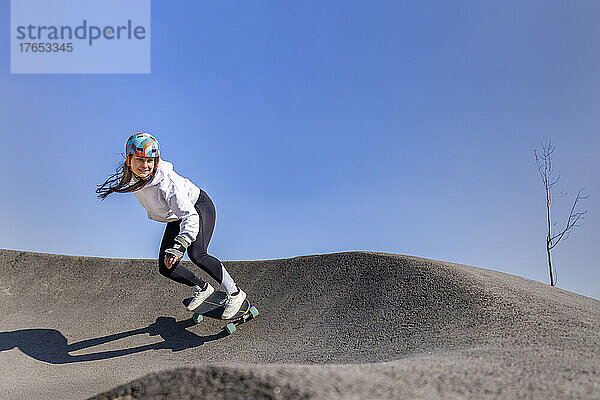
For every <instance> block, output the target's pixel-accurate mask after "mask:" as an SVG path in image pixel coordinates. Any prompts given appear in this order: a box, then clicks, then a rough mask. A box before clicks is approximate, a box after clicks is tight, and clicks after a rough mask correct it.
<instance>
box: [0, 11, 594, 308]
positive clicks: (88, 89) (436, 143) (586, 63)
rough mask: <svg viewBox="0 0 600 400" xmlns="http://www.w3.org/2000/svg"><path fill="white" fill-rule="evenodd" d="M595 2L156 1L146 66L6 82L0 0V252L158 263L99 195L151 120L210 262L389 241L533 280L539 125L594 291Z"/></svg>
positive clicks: (144, 231)
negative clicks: (578, 197)
mask: <svg viewBox="0 0 600 400" xmlns="http://www.w3.org/2000/svg"><path fill="white" fill-rule="evenodd" d="M599 15H600V2H592V1H573V2H565V1H548V0H544V1H527V2H522V1H509V2H507V1H485V2H482V1H443V2H427V1H373V2H357V1H346V2H337V1H336V2H333V1H318V2H310V1H306V2H280V1H269V2H266V1H252V2H214V1H196V0H194V1H192V0H186V1H183V0H180V1H176V2H165V1H154V2H153V3H152V36H151V38H152V73H151V74H148V75H126V74H123V75H85V74H80V75H76V74H73V75H50V74H43V75H11V74H10V58H9V46H10V40H9V34H10V32H9V29H10V28H9V27H10V24H9V20H10V12H9V2H8V1H4V2H2V4H1V5H0V17H1V18H2V21H4V23H3V24H2V25H1V26H2V27H1V28H0V32H2V37H3V38H4V39H3V40H2V41H0V51H1V54H3V58H2V61H3V62H2V63H1V64H0V69H1V71H0V93H1V97H0V102H1V103H0V116H1V118H0V121H1V122H0V123H1V132H2V147H3V149H4V152H3V157H2V161H1V163H2V165H3V171H5V172H4V177H3V184H2V185H1V187H2V189H1V190H2V193H1V194H2V195H1V197H0V206H1V207H2V210H4V212H3V226H4V228H3V229H2V230H1V231H0V232H1V234H0V235H1V236H0V247H2V248H8V249H22V250H32V251H38V252H49V253H60V254H73V255H91V256H100V257H124V258H154V257H156V255H157V252H158V245H159V243H160V239H161V237H162V233H163V230H164V224H160V223H157V222H153V221H150V220H148V219H147V218H146V215H145V211H144V209H143V208H142V207H141V206H140V205H139V204H138V202H137V200H136V199H135V197H134V196H133V195H131V194H129V195H111V196H110V197H109V198H108V199H107V200H105V201H104V202H102V201H100V200H98V199H97V198H96V194H95V192H94V190H95V188H96V185H97V184H100V183H102V182H103V181H104V180H105V179H106V178H107V177H108V175H109V174H110V173H111V172H112V171H114V168H115V166H116V165H117V163H118V162H120V160H121V156H120V154H121V153H122V152H123V147H124V141H125V139H126V138H127V136H128V135H129V134H130V133H131V132H133V131H148V132H152V133H153V134H154V135H155V136H156V137H157V138H158V140H159V141H160V143H161V149H162V155H163V158H164V159H166V160H168V161H171V162H173V163H174V165H175V170H176V171H177V172H178V173H180V174H181V175H183V176H185V177H188V178H189V179H191V180H192V181H193V182H194V183H196V184H197V185H198V186H199V187H201V188H203V189H204V190H205V191H206V192H208V193H209V195H210V196H211V197H212V199H213V201H214V202H215V204H216V207H217V214H218V215H217V225H216V228H215V232H214V235H213V239H212V242H211V245H210V247H209V251H210V252H211V253H212V254H214V255H215V256H217V257H219V258H221V259H223V260H256V259H272V258H281V257H292V256H296V255H303V254H316V253H324V252H336V251H346V250H370V251H385V252H393V253H402V254H410V255H416V256H422V257H427V258H434V259H439V260H445V261H452V262H458V263H463V264H469V265H474V266H480V267H486V268H491V269H494V270H499V271H504V272H508V273H511V274H516V275H519V276H523V277H527V278H531V279H535V280H538V281H542V282H546V283H547V282H548V273H547V265H546V258H545V208H544V192H543V187H542V185H541V183H540V178H539V176H538V171H537V169H536V166H535V162H534V158H533V150H534V149H535V148H536V147H537V146H539V142H540V140H544V141H548V140H552V142H553V143H554V145H555V146H556V152H555V153H554V159H553V160H554V166H555V168H556V170H557V171H558V172H559V173H560V175H561V181H560V184H559V186H560V187H559V189H562V190H563V191H565V192H567V195H566V196H565V197H564V198H563V199H556V203H555V207H554V213H555V215H556V217H557V220H558V221H559V223H560V224H561V225H562V224H563V223H564V221H565V218H566V216H567V214H568V211H569V208H570V206H571V203H572V200H573V197H574V195H575V193H576V191H577V189H579V188H580V187H586V188H587V189H588V193H589V194H590V198H589V199H588V200H587V201H586V202H585V203H584V204H583V207H584V208H587V209H588V210H589V211H588V215H587V217H586V220H585V222H584V225H583V227H582V228H578V229H577V230H575V231H573V233H572V235H571V237H570V238H569V240H567V241H565V242H563V243H561V244H560V245H559V246H558V247H557V248H556V249H555V251H554V260H555V263H556V266H557V268H558V273H559V276H558V285H559V287H562V288H564V289H567V290H571V291H575V292H578V293H581V294H585V295H588V296H592V297H595V298H600V284H599V283H600V268H598V258H597V255H596V254H595V253H594V251H595V250H596V249H597V247H596V246H597V243H598V236H597V232H598V231H600V219H599V217H598V215H599V213H600V187H599V179H598V178H599V174H598V172H599V167H598V161H597V160H598V153H599V147H600V134H599V129H598V127H599V126H600V112H598V110H600V91H599V90H598V88H599V87H600V52H599V48H598V37H600V25H599V24H598V16H599ZM594 237H595V238H596V239H593V238H594ZM594 243H596V245H594ZM40 268H43V266H40Z"/></svg>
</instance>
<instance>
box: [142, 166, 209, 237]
mask: <svg viewBox="0 0 600 400" xmlns="http://www.w3.org/2000/svg"><path fill="white" fill-rule="evenodd" d="M136 181H137V178H136V177H135V175H134V176H133V177H132V179H131V182H130V185H132V184H134V183H135V182H136ZM133 194H134V195H135V197H136V198H137V199H138V201H139V202H140V204H141V205H142V207H144V208H145V209H146V212H147V213H148V218H150V219H151V220H153V221H158V222H171V221H177V220H178V219H180V220H181V226H180V230H179V234H180V235H182V236H183V237H185V238H186V240H188V241H189V242H190V243H192V242H193V241H194V240H196V236H198V230H199V229H200V217H199V216H198V212H197V211H196V208H195V207H194V204H196V201H197V200H198V197H199V196H200V188H198V186H196V185H194V184H193V183H192V182H191V181H190V180H189V179H187V178H184V177H182V176H180V175H178V174H177V173H176V172H175V171H174V170H173V164H171V163H170V162H168V161H165V160H163V159H162V158H161V159H160V160H159V162H158V168H157V170H156V174H155V175H154V178H153V179H152V181H151V182H149V183H147V184H146V186H144V187H143V188H141V189H139V190H136V191H135V192H133Z"/></svg>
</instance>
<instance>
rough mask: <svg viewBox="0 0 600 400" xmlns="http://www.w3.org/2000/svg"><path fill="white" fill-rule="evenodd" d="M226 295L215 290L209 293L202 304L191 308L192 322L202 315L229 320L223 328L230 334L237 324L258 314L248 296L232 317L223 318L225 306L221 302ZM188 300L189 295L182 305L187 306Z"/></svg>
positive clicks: (201, 317) (189, 299)
mask: <svg viewBox="0 0 600 400" xmlns="http://www.w3.org/2000/svg"><path fill="white" fill-rule="evenodd" d="M226 297H227V294H226V293H225V292H222V291H215V292H214V293H213V294H211V295H210V296H209V297H208V298H207V299H206V300H204V302H203V303H202V304H200V305H199V306H198V307H196V308H195V309H194V310H191V311H192V312H193V313H194V315H193V316H192V319H193V320H194V322H195V323H199V322H201V321H202V320H203V319H204V317H208V318H213V319H220V320H223V321H229V323H228V324H227V325H226V326H225V328H224V329H225V330H226V331H227V333H229V334H231V333H233V332H235V331H236V328H237V326H238V325H240V324H243V323H244V322H247V321H249V320H251V319H253V318H255V317H256V316H258V310H257V309H256V307H254V306H251V305H250V303H249V302H248V298H246V299H245V300H244V302H243V303H242V306H241V307H240V310H239V311H238V312H237V313H236V314H235V315H234V316H233V317H231V318H229V319H224V318H223V311H224V310H225V306H224V305H223V304H222V302H223V301H224V300H225V298H226ZM190 301H192V298H191V297H189V298H187V299H185V300H183V305H184V306H186V307H187V305H188V304H190Z"/></svg>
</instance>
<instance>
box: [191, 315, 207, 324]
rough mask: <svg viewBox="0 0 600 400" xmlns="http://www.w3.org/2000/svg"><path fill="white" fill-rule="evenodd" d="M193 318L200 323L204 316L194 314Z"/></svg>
mask: <svg viewBox="0 0 600 400" xmlns="http://www.w3.org/2000/svg"><path fill="white" fill-rule="evenodd" d="M192 319H193V320H194V322H195V323H199V322H202V320H203V319H204V317H203V316H202V315H200V314H194V316H193V317H192Z"/></svg>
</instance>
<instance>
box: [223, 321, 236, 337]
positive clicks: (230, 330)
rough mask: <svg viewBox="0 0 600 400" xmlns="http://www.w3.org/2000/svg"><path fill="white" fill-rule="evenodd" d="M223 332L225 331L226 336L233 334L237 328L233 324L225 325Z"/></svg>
mask: <svg viewBox="0 0 600 400" xmlns="http://www.w3.org/2000/svg"><path fill="white" fill-rule="evenodd" d="M225 330H226V331H227V333H228V334H230V335H231V334H232V333H233V332H235V331H236V330H237V328H236V327H235V324H234V323H229V324H227V326H226V327H225Z"/></svg>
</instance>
